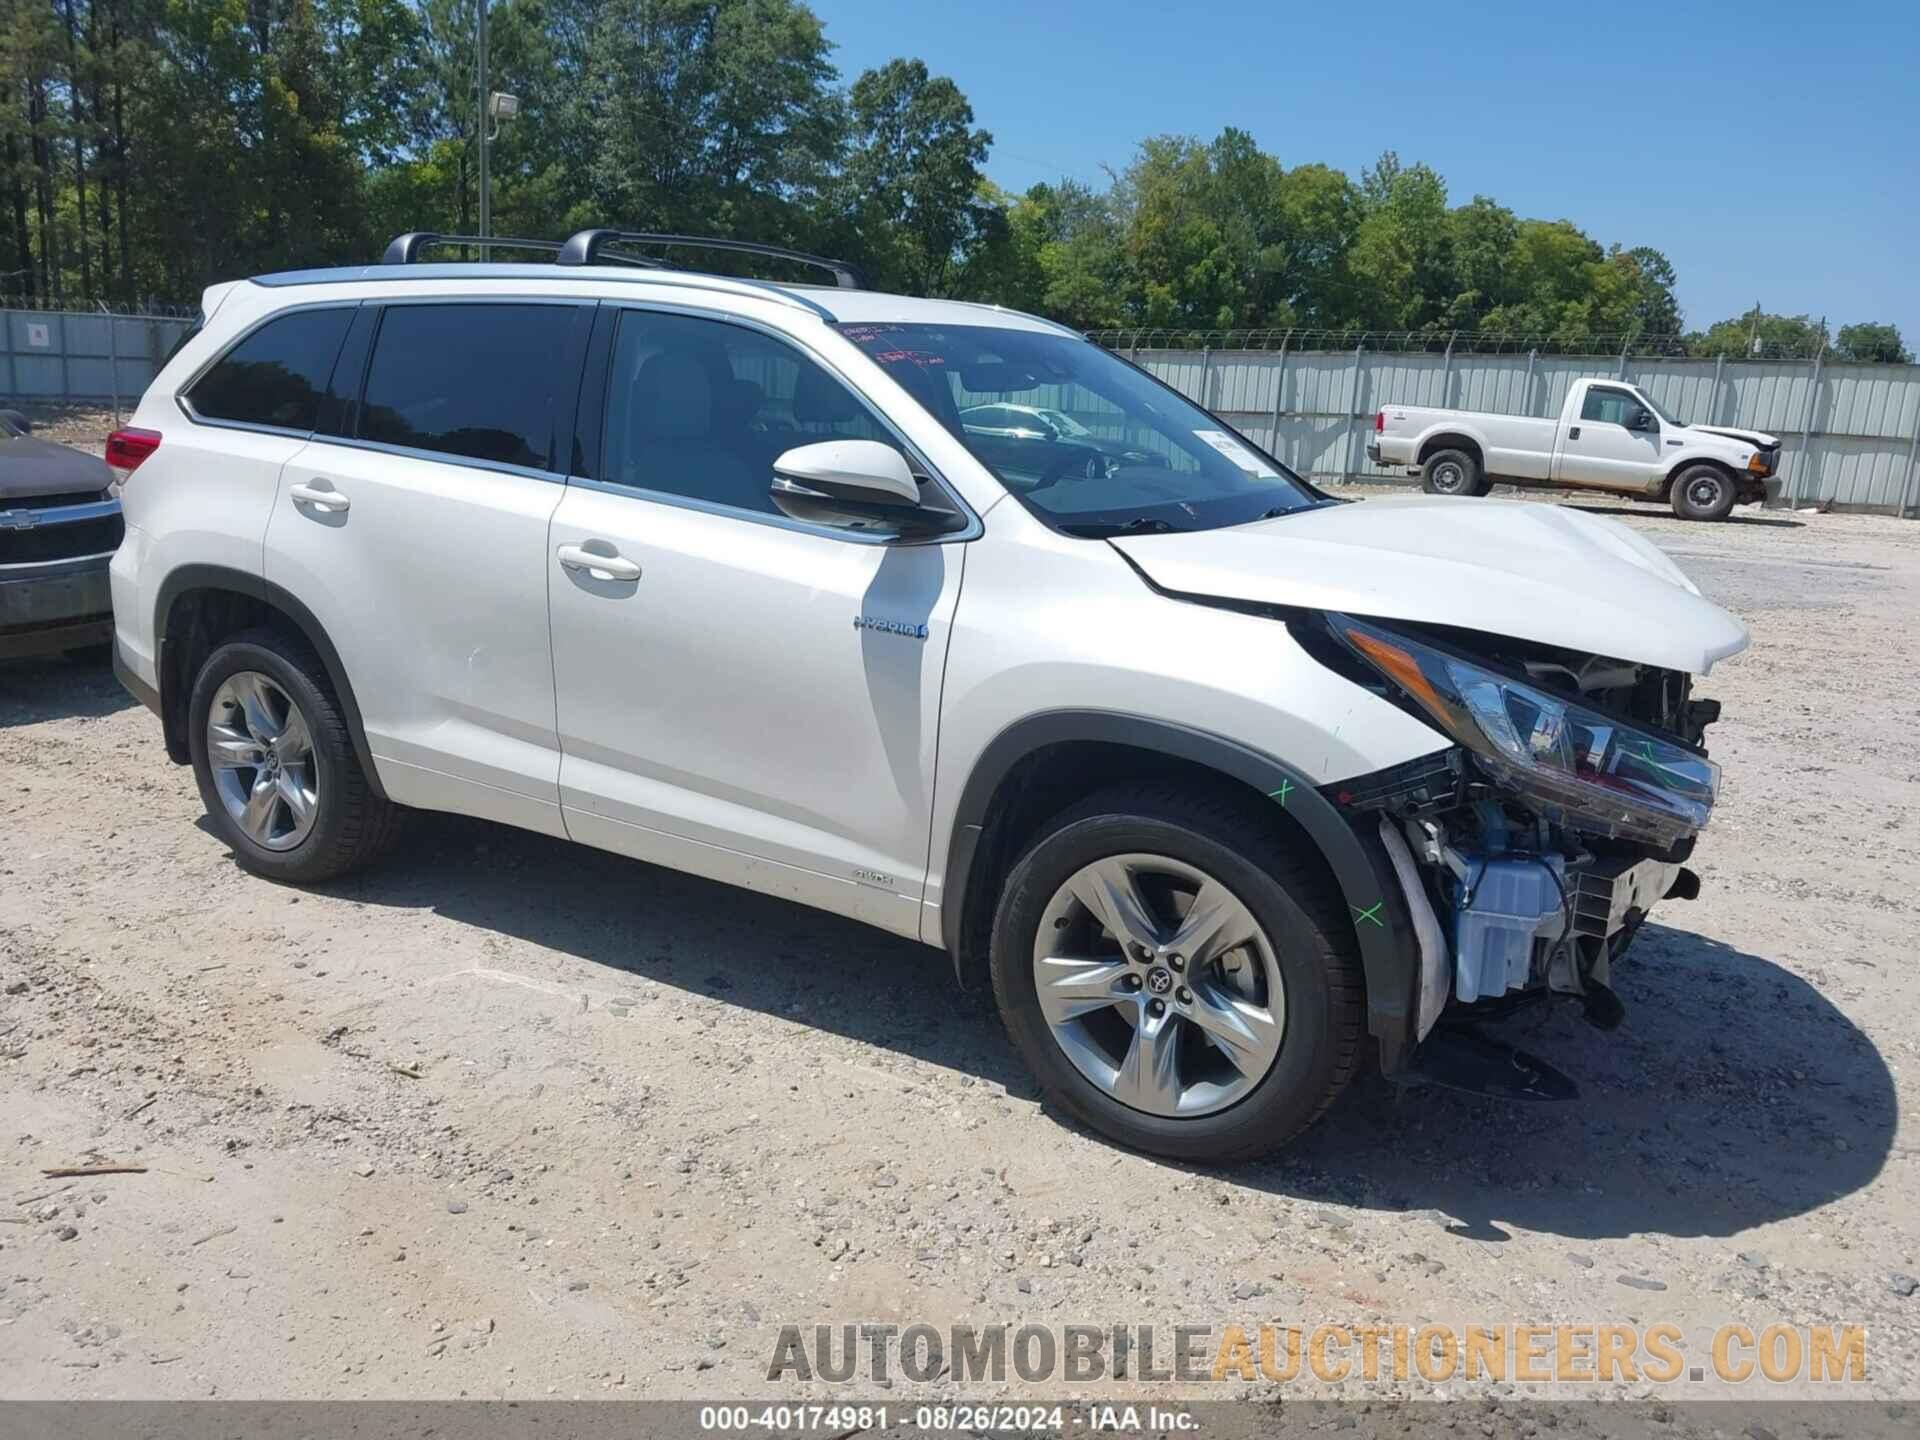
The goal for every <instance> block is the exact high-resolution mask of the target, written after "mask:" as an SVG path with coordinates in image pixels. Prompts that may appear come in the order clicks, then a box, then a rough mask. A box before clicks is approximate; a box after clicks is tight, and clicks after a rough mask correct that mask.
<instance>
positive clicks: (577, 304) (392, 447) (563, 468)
mask: <svg viewBox="0 0 1920 1440" xmlns="http://www.w3.org/2000/svg"><path fill="white" fill-rule="evenodd" d="M430 305H438V306H448V305H462V306H466V305H546V306H550V307H552V308H554V309H567V310H572V311H573V312H574V313H573V316H572V318H571V321H570V323H569V326H568V331H567V338H566V341H565V344H564V347H563V349H562V351H561V361H560V364H561V375H562V377H563V379H562V381H561V383H560V385H559V387H558V390H559V395H558V398H557V399H556V401H555V403H554V406H553V410H552V413H551V414H550V416H549V417H548V418H549V419H550V421H551V422H552V425H553V433H552V435H551V436H550V437H549V438H548V442H547V457H548V463H547V466H546V467H545V468H544V469H543V468H540V467H538V466H533V465H515V464H512V463H510V462H507V461H502V460H487V459H483V458H481V457H480V456H477V455H458V454H455V453H453V452H451V451H447V450H427V449H422V448H420V447H418V446H413V445H396V444H394V443H392V442H391V441H387V440H369V439H367V438H365V437H364V436H362V435H361V434H360V425H361V422H362V420H363V419H364V417H365V414H366V391H367V380H368V377H369V376H370V375H371V374H372V372H373V352H374V347H375V346H376V345H377V344H378V343H379V340H380V327H381V325H382V324H383V323H384V322H385V320H386V316H387V312H388V311H390V310H397V309H404V308H411V307H416V306H430ZM598 308H599V302H597V301H594V300H590V299H581V298H578V297H575V296H567V297H564V298H556V297H554V296H550V295H435V296H422V297H421V298H419V299H415V298H413V297H410V296H407V297H401V298H398V299H391V300H369V301H367V302H365V304H364V305H363V306H362V309H363V311H365V312H367V313H368V315H369V320H368V323H367V333H366V350H365V353H364V354H362V355H361V356H360V362H359V363H360V375H359V385H358V388H357V390H356V392H355V394H354V397H353V400H352V402H351V403H350V405H349V406H348V410H349V417H348V423H347V424H345V425H343V426H342V427H341V432H340V433H339V434H337V435H331V434H329V435H319V436H317V437H316V438H319V439H323V440H325V441H326V442H327V443H328V444H330V445H345V446H347V447H348V448H349V449H353V450H371V451H374V452H376V453H378V454H383V455H397V456H401V457H403V458H405V459H409V460H430V461H432V462H433V463H435V464H437V465H459V466H463V467H465V468H467V469H470V470H491V471H493V472H495V473H496V474H501V475H522V476H525V477H526V478H528V479H530V480H546V481H549V482H553V483H558V484H564V483H565V481H566V478H567V469H568V467H567V465H566V464H564V463H562V462H564V461H565V460H566V458H567V457H566V456H565V455H563V454H562V453H561V450H562V446H563V445H564V443H565V441H566V436H567V434H568V433H569V431H571V430H572V429H573V427H574V402H575V401H576V400H577V394H576V392H575V388H574V387H571V386H568V385H567V384H566V383H565V380H564V376H565V375H566V373H567V371H568V370H569V369H571V370H572V371H573V372H574V374H575V376H576V377H578V375H579V374H580V371H581V366H582V365H583V363H584V359H585V354H586V349H587V344H588V339H589V332H590V328H591V325H592V322H593V317H594V315H595V314H596V312H597V310H598ZM349 338H350V339H351V336H350V337H349ZM336 363H337V362H336Z"/></svg>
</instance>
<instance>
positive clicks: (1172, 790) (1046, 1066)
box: [991, 782, 1366, 1163]
mask: <svg viewBox="0 0 1920 1440" xmlns="http://www.w3.org/2000/svg"><path fill="white" fill-rule="evenodd" d="M1262 805H1263V802H1261V801H1260V800H1259V799H1258V798H1257V797H1252V798H1248V799H1242V798H1241V797H1239V796H1236V795H1234V794H1232V793H1230V792H1228V791H1226V790H1222V791H1219V792H1209V791H1206V790H1204V789H1203V790H1199V791H1195V790H1194V789H1192V788H1191V787H1189V786H1184V785H1175V784H1170V783H1160V782H1143V783H1136V784H1129V785H1121V786H1116V787H1114V788H1112V789H1109V790H1105V791H1102V792H1100V793H1098V794H1096V795H1093V796H1091V797H1089V798H1088V799H1087V800H1085V801H1083V802H1082V803H1080V804H1077V805H1075V806H1073V807H1072V808H1070V809H1068V810H1066V811H1064V812H1063V813H1061V814H1060V815H1058V816H1056V817H1055V818H1054V819H1052V820H1050V821H1048V822H1047V823H1046V824H1045V825H1043V826H1041V828H1040V831H1039V833H1038V834H1037V835H1036V836H1035V838H1034V841H1033V843H1032V844H1031V845H1030V847H1029V848H1028V849H1027V850H1026V852H1025V853H1024V854H1023V855H1022V856H1021V858H1020V859H1019V860H1018V861H1017V862H1016V863H1015V865H1014V866H1013V869H1012V870H1011V872H1010V873H1009V874H1008V876H1007V879H1006V882H1005V885H1004V887H1003V889H1002V891H1001V896H1000V902H999V905H998V908H997V910H996V912H995V915H994V926H993V941H992V953H991V963H992V972H993V992H994V998H995V1000H996V1001H997V1002H998V1004H999V1008H1000V1016H1001V1019H1002V1021H1003V1022H1004V1023H1005V1025H1006V1027H1007V1033H1008V1034H1009V1036H1011V1038H1012V1040H1013V1043H1014V1046H1015V1048H1016V1049H1018V1050H1019V1051H1020V1054H1021V1056H1022V1057H1023V1058H1024V1059H1025V1060H1026V1062H1027V1065H1028V1066H1029V1067H1030V1068H1031V1070H1032V1071H1033V1074H1034V1076H1035V1078H1036V1079H1037V1080H1038V1081H1039V1084H1040V1088H1041V1089H1042V1091H1043V1092H1044V1093H1045V1094H1046V1096H1047V1098H1048V1099H1049V1100H1051V1101H1052V1102H1053V1103H1054V1104H1056V1105H1057V1106H1059V1107H1060V1108H1061V1109H1062V1110H1064V1111H1066V1112H1067V1113H1068V1114H1070V1115H1072V1116H1074V1117H1075V1118H1076V1119H1078V1120H1079V1121H1081V1122H1082V1123H1083V1124H1085V1125H1086V1126H1088V1128H1090V1129H1092V1130H1094V1131H1097V1132H1098V1133H1100V1134H1101V1135H1104V1136H1106V1137H1107V1138H1109V1139H1111V1140H1115V1141H1118V1142H1119V1143H1120V1144H1122V1145H1126V1146H1128V1147H1130V1148H1133V1149H1136V1150H1144V1151H1148V1152H1151V1153H1153V1154H1157V1155H1164V1156H1168V1157H1170V1158H1173V1159H1178V1160H1190V1161H1199V1162H1202V1163H1222V1162H1227V1161H1234V1160H1244V1159H1248V1158H1251V1157H1253V1156H1255V1155H1259V1154H1262V1153H1264V1152H1266V1151H1269V1150H1272V1149H1275V1148H1277V1147H1278V1146H1281V1145H1283V1144H1285V1143H1286V1142H1287V1141H1288V1140H1291V1139H1292V1138H1293V1137H1294V1136H1295V1135H1297V1134H1299V1133H1300V1131H1302V1130H1304V1129H1305V1128H1306V1127H1307V1126H1309V1125H1311V1124H1312V1123H1313V1122H1314V1121H1315V1120H1317V1119H1318V1118H1319V1117H1320V1116H1321V1115H1322V1114H1323V1113H1324V1112H1325V1111H1326V1109H1327V1107H1328V1106H1329V1105H1331V1104H1332V1103H1333V1101H1334V1099H1335V1098H1336V1097H1337V1096H1338V1095H1339V1094H1340V1092H1341V1090H1343V1089H1344V1088H1345V1087H1346V1085H1347V1082H1348V1081H1349V1080H1350V1079H1352V1077H1353V1073H1354V1071H1355V1069H1356V1068H1357V1067H1358V1065H1359V1063H1360V1059H1361V1053H1362V1043H1363V1040H1364V1038H1365V1030H1366V998H1365V987H1364V983H1363V980H1362V975H1361V968H1360V958H1359V948H1358V945H1357V943H1356V942H1355V939H1354V935H1353V927H1352V925H1351V923H1350V920H1349V917H1348V915H1347V913H1346V908H1345V903H1344V901H1343V900H1342V899H1341V897H1340V895H1339V892H1338V891H1337V890H1336V888H1335V887H1334V884H1333V881H1332V879H1331V877H1330V876H1328V875H1327V874H1326V873H1325V872H1324V870H1322V869H1321V867H1320V866H1319V865H1318V864H1317V857H1313V858H1309V857H1307V856H1306V855H1303V854H1302V852H1301V851H1300V850H1299V848H1298V847H1297V846H1296V845H1295V844H1294V843H1291V842H1289V840H1288V839H1287V838H1286V837H1285V835H1284V834H1283V833H1282V832H1281V831H1280V830H1279V829H1278V827H1277V826H1276V824H1275V822H1274V819H1273V817H1272V816H1270V815H1268V814H1265V813H1264V812H1263V810H1262ZM1133 851H1144V852H1147V853H1151V854H1157V855H1166V856H1168V857H1170V858H1172V859H1175V860H1178V861H1181V862H1183V863H1185V864H1187V865H1190V866H1193V867H1194V868H1196V869H1199V870H1201V871H1204V872H1205V873H1206V874H1207V875H1209V876H1211V877H1212V878H1214V879H1216V880H1219V881H1221V882H1222V883H1224V884H1225V885H1226V886H1227V887H1228V888H1229V889H1230V890H1231V891H1232V892H1233V893H1234V894H1235V895H1236V896H1237V897H1238V898H1239V899H1240V901H1241V902H1242V903H1243V904H1244V905H1245V906H1246V907H1247V908H1248V910H1250V911H1251V912H1252V914H1253V916H1254V919H1255V920H1256V921H1257V922H1258V923H1259V924H1260V926H1261V927H1262V928H1263V929H1264V930H1265V931H1266V933H1267V935H1268V936H1269V937H1270V938H1271V940H1272V946H1273V950H1274V953H1275V955H1276V958H1277V959H1278V961H1279V968H1280V973H1281V977H1282V979H1283V981H1284V983H1285V987H1286V996H1285V998H1286V1019H1285V1028H1284V1032H1283V1036H1282V1040H1281V1045H1280V1049H1279V1053H1278V1055H1277V1056H1276V1057H1275V1059H1274V1061H1273V1063H1272V1065H1271V1067H1270V1068H1269V1069H1268V1071H1267V1073H1266V1075H1265V1076H1264V1078H1262V1079H1261V1080H1260V1082H1259V1083H1258V1084H1257V1085H1256V1086H1255V1088H1253V1089H1252V1090H1251V1091H1250V1092H1249V1093H1248V1094H1246V1095H1245V1096H1244V1097H1243V1098H1241V1099H1240V1100H1239V1101H1238V1102H1237V1103H1235V1104H1233V1105H1232V1106H1230V1107H1229V1108H1227V1109H1224V1110H1219V1111H1216V1112H1214V1113H1211V1114H1207V1115H1201V1116H1197V1117H1192V1118H1174V1117H1165V1116H1158V1115H1153V1114H1149V1113H1147V1112H1146V1111H1143V1110H1137V1109H1134V1108H1133V1107H1131V1106H1129V1105H1126V1104H1124V1103H1122V1102H1121V1101H1119V1100H1118V1099H1116V1098H1114V1097H1113V1096H1111V1095H1109V1094H1108V1093H1107V1092H1106V1091H1105V1090H1103V1089H1102V1088H1100V1087H1099V1086H1098V1085H1096V1084H1094V1083H1093V1082H1092V1081H1090V1080H1089V1079H1087V1078H1086V1077H1085V1076H1084V1075H1082V1074H1081V1073H1080V1071H1079V1070H1078V1069H1077V1068H1076V1067H1075V1066H1074V1064H1073V1062H1072V1061H1070V1060H1069V1059H1068V1058H1067V1056H1066V1054H1065V1053H1064V1052H1063V1051H1062V1050H1061V1048H1060V1045H1059V1043H1058V1042H1057V1041H1056V1040H1055V1038H1054V1035H1053V1032H1052V1030H1051V1029H1050V1027H1049V1026H1048V1024H1047V1021H1046V1018H1045V1016H1044V1015H1043V1014H1042V1012H1041V1009H1040V1002H1039V999H1038V997H1037V993H1036V985H1035V980H1034V966H1033V950H1034V942H1035V936H1036V932H1037V930H1038V928H1039V925H1040V923H1041V919H1042V916H1043V913H1044V912H1045V910H1046V908H1047V905H1048V902H1049V901H1050V900H1051V899H1052V897H1053V896H1054V894H1055V893H1056V892H1057V891H1058V890H1059V888H1060V887H1061V886H1062V885H1064V884H1065V883H1066V882H1067V880H1068V879H1069V878H1070V877H1071V876H1072V875H1073V874H1074V873H1075V872H1076V871H1078V870H1079V869H1080V868H1082V867H1083V866H1085V865H1088V864H1090V863H1092V862H1093V861H1095V860H1098V859H1101V858H1103V857H1105V856H1109V855H1116V854H1125V853H1129V852H1133Z"/></svg>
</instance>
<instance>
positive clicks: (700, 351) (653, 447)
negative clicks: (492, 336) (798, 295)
mask: <svg viewBox="0 0 1920 1440" xmlns="http://www.w3.org/2000/svg"><path fill="white" fill-rule="evenodd" d="M608 372H609V373H608V390H607V433H606V445H605V450H604V453H605V455H606V464H605V466H604V467H603V472H604V473H603V475H602V477H601V478H603V479H606V480H611V481H615V482H617V483H619V484H622V485H632V486H635V487H636V488H639V489H643V490H659V491H664V492H665V493H667V494H670V495H686V496H690V497H692V498H694V499H699V500H710V501H712V502H714V503H715V504H719V505H731V506H733V507H735V508H736V509H741V510H757V511H760V512H762V513H765V514H776V513H778V511H777V509H776V507H775V505H774V503H773V500H772V499H771V496H770V491H771V489H772V485H773V462H774V459H775V457H776V456H778V455H779V454H780V453H781V452H782V451H785V450H790V449H792V448H793V447H794V446H796V445H806V444H809V443H811V442H812V441H815V440H878V441H880V442H881V443H882V444H885V445H894V444H897V443H898V442H897V441H896V440H895V439H894V437H893V435H892V434H891V433H890V432H889V431H888V430H887V428H886V426H884V425H882V424H881V423H880V421H879V420H878V419H877V418H876V417H875V416H874V414H873V412H872V411H870V410H869V409H868V408H867V407H866V405H865V403H864V402H863V401H861V400H860V398H859V397H858V396H856V395H855V394H854V393H853V392H852V391H851V390H849V389H848V388H847V387H846V386H845V385H843V384H841V382H840V381H839V380H838V379H836V378H835V377H834V376H833V375H832V374H830V373H829V372H828V371H827V370H825V369H824V368H823V367H821V366H820V365H818V364H817V363H815V362H814V361H813V360H812V359H810V358H809V357H807V356H806V355H803V354H801V353H800V352H799V351H798V350H796V349H794V348H793V347H792V346H791V345H788V344H786V343H785V342H784V341H781V340H776V339H775V338H774V337H772V336H770V335H763V334H761V333H760V332H759V331H757V330H747V329H744V328H742V327H740V326H738V325H728V324H725V323H723V322H721V321H717V320H701V319H697V318H695V317H693V316H687V315H667V314H655V313H652V312H649V311H643V310H628V311H625V312H623V313H622V314H621V316H620V328H619V330H618V331H617V332H616V333H615V336H614V343H613V356H612V360H611V363H610V364H609V366H608Z"/></svg>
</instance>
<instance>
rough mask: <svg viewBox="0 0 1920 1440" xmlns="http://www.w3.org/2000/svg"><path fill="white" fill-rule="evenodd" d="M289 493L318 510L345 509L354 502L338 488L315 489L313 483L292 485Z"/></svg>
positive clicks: (300, 501)
mask: <svg viewBox="0 0 1920 1440" xmlns="http://www.w3.org/2000/svg"><path fill="white" fill-rule="evenodd" d="M287 493H288V494H289V495H291V496H292V497H293V498H294V499H295V500H296V501H298V502H299V503H300V504H302V505H311V506H313V508H314V509H316V510H345V509H346V508H347V507H348V506H350V505H351V504H352V503H353V502H352V501H351V500H349V499H347V497H346V496H344V495H342V494H341V493H340V492H339V491H338V490H332V489H324V490H322V489H315V488H314V487H313V486H312V485H290V486H288V487H287Z"/></svg>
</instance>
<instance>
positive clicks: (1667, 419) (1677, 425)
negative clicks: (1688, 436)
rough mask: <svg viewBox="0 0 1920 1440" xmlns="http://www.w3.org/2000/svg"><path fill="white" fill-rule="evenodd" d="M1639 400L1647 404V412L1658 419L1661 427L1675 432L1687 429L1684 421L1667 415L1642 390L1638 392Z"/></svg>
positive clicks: (1656, 402)
mask: <svg viewBox="0 0 1920 1440" xmlns="http://www.w3.org/2000/svg"><path fill="white" fill-rule="evenodd" d="M1640 398H1641V399H1642V400H1644V401H1646V402H1647V408H1648V409H1649V410H1651V411H1653V413H1654V414H1656V415H1658V416H1659V417H1660V423H1661V424H1662V425H1666V426H1669V427H1671V428H1673V429H1676V430H1684V429H1686V428H1687V422H1686V421H1684V420H1676V419H1674V418H1673V416H1671V415H1669V414H1668V413H1667V412H1666V410H1665V409H1664V408H1663V407H1662V406H1661V404H1660V403H1659V402H1658V401H1657V400H1655V399H1654V398H1653V396H1651V395H1649V394H1648V393H1647V392H1646V391H1644V390H1642V391H1641V392H1640Z"/></svg>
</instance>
